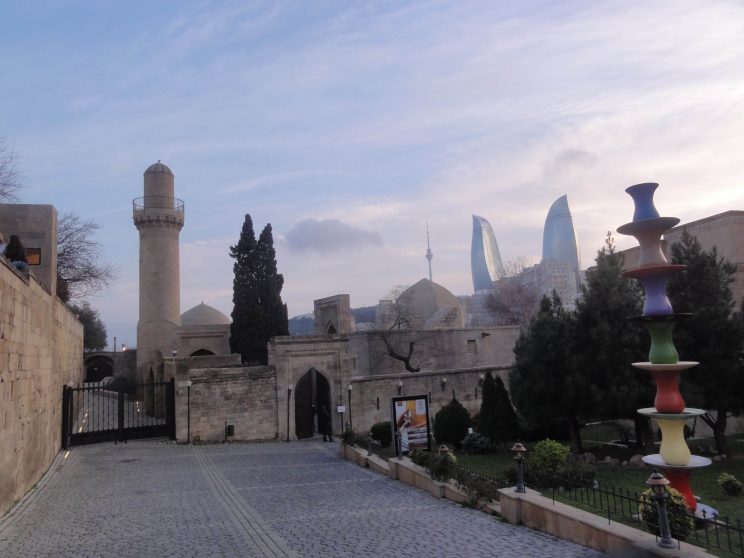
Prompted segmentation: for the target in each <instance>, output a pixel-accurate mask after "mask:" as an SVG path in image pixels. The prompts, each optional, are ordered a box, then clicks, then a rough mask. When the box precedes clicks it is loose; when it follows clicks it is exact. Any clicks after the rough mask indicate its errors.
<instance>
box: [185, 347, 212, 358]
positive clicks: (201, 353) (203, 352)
mask: <svg viewBox="0 0 744 558" xmlns="http://www.w3.org/2000/svg"><path fill="white" fill-rule="evenodd" d="M213 354H214V353H213V352H212V351H210V350H209V349H198V350H196V351H194V352H193V353H191V354H190V355H189V356H210V355H213Z"/></svg>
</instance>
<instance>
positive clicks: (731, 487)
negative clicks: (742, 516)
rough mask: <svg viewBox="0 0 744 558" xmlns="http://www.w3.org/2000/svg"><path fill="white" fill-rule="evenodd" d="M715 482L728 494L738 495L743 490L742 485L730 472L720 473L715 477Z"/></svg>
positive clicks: (743, 486)
mask: <svg viewBox="0 0 744 558" xmlns="http://www.w3.org/2000/svg"><path fill="white" fill-rule="evenodd" d="M716 482H717V483H718V486H720V487H721V490H723V493H724V494H727V495H729V496H738V495H739V494H741V491H742V490H744V485H743V484H742V483H741V482H740V481H739V479H737V478H736V477H735V476H734V475H732V474H730V473H721V474H720V475H719V476H718V478H717V479H716Z"/></svg>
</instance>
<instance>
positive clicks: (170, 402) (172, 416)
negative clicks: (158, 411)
mask: <svg viewBox="0 0 744 558" xmlns="http://www.w3.org/2000/svg"><path fill="white" fill-rule="evenodd" d="M165 394H166V395H165V416H166V421H167V423H168V438H170V439H171V440H175V439H176V379H175V378H171V379H170V381H169V382H168V384H167V386H166V390H165Z"/></svg>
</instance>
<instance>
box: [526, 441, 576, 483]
mask: <svg viewBox="0 0 744 558" xmlns="http://www.w3.org/2000/svg"><path fill="white" fill-rule="evenodd" d="M570 453H571V450H569V449H568V448H567V447H566V446H564V445H563V444H561V443H560V442H556V441H555V440H551V439H550V438H546V439H545V440H541V441H539V442H538V443H537V444H535V447H534V448H533V449H532V451H531V452H530V453H529V454H528V455H529V460H530V467H532V468H535V469H540V470H541V471H544V472H546V473H554V474H556V475H557V474H560V473H561V472H562V471H563V470H565V468H566V464H567V463H568V456H569V455H570Z"/></svg>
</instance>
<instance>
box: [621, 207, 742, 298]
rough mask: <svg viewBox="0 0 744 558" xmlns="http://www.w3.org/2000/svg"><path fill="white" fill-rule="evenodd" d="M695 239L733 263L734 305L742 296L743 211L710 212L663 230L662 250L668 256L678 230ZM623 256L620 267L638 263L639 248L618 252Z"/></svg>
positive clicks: (635, 265) (678, 238)
mask: <svg viewBox="0 0 744 558" xmlns="http://www.w3.org/2000/svg"><path fill="white" fill-rule="evenodd" d="M685 229H687V232H688V233H689V234H691V235H692V236H694V237H695V238H697V239H698V242H700V245H701V246H702V247H703V249H704V250H711V249H712V248H713V247H715V248H716V250H717V251H718V255H719V256H721V257H722V258H724V259H725V260H728V261H729V262H731V263H732V264H734V265H735V266H736V273H735V274H734V282H733V283H732V284H731V293H732V294H733V295H734V300H736V304H737V306H738V305H739V304H741V302H742V300H744V242H742V238H744V211H726V212H724V213H719V214H717V215H711V216H710V217H705V218H704V219H699V220H697V221H691V222H690V223H684V224H682V225H678V226H676V227H674V228H673V229H671V230H669V231H667V233H666V234H665V235H664V238H663V240H662V250H663V251H664V255H666V257H667V259H669V260H671V254H670V247H671V245H672V244H674V243H675V242H679V241H680V240H681V238H682V231H684V230H685ZM621 253H622V254H623V256H624V257H625V261H624V263H623V267H624V268H625V269H632V268H634V267H638V262H639V257H640V248H639V247H638V246H635V247H633V248H630V249H628V250H623V251H622V252H621Z"/></svg>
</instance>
